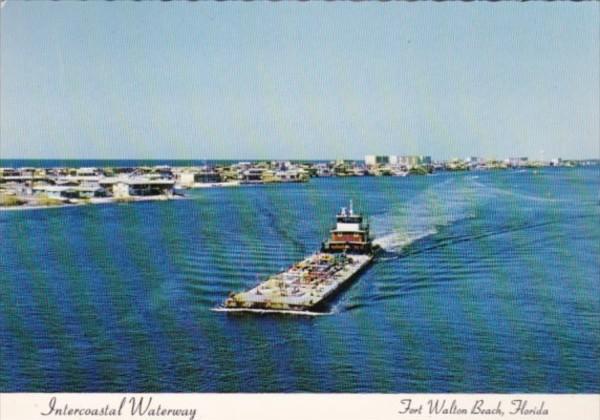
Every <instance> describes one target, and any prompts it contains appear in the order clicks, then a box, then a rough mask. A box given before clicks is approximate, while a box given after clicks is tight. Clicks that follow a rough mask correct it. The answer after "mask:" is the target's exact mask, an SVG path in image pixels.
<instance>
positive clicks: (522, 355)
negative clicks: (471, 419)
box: [0, 167, 600, 393]
mask: <svg viewBox="0 0 600 420" xmlns="http://www.w3.org/2000/svg"><path fill="white" fill-rule="evenodd" d="M599 191H600V168H599V167H589V168H575V169H568V168H558V169H553V168H548V169H543V170H539V171H537V172H534V171H500V172H470V173H455V174H450V173H444V174H436V175H433V176H425V177H418V176H415V177H406V178H371V177H366V178H328V179H313V180H311V181H310V182H309V183H305V184H290V185H273V186H257V187H243V188H223V189H208V190H196V191H191V192H190V193H189V199H187V200H181V201H169V202H145V203H133V204H108V205H96V206H91V205H90V206H80V207H72V208H62V209H46V210H29V211H6V212H0V240H1V246H0V275H1V279H0V281H1V287H0V343H1V352H0V391H75V392H77V391H104V392H108V391H110V392H134V391H136V392H139V391H147V392H151V391H159V392H168V391H175V392H180V391H181V392H184V391H185V392H213V391H215V392H301V391H308V392H594V393H597V392H600V330H599V329H600V262H599V258H600V223H599V221H600V193H599ZM350 198H352V199H353V200H354V206H355V208H357V209H360V210H362V211H363V212H365V213H367V214H368V215H369V219H370V223H371V225H372V228H373V231H374V233H375V235H376V236H377V238H378V239H377V240H378V242H379V243H380V244H381V245H382V246H383V247H384V248H385V252H384V253H383V255H381V257H380V258H379V260H378V261H377V262H376V263H375V264H374V265H373V266H372V267H371V268H370V269H369V270H368V271H367V272H365V274H364V275H363V276H362V277H361V278H360V279H359V280H358V281H357V282H356V283H355V284H354V285H353V286H352V287H351V288H350V289H348V290H346V291H345V292H344V293H343V294H342V295H341V296H340V297H339V298H338V299H337V300H335V301H334V302H333V303H332V308H331V312H332V314H331V315H327V316H321V317H312V318H311V317H297V316H296V317H294V316H272V315H271V316H256V315H248V314H246V315H240V314H237V315H232V314H229V315H227V314H224V313H216V312H212V311H211V310H210V309H211V308H213V307H215V306H216V305H218V304H219V303H221V302H222V301H223V299H224V298H225V297H226V296H227V293H228V292H229V291H230V290H242V289H245V288H248V287H249V286H251V285H253V284H255V283H256V282H257V281H258V279H264V278H265V276H267V275H269V274H271V273H274V272H276V271H278V270H280V269H281V268H283V267H286V266H288V265H289V264H291V263H293V262H295V261H297V260H298V259H300V258H302V257H304V256H305V255H307V254H309V253H311V252H312V251H313V250H315V249H317V248H318V247H319V245H320V243H321V241H322V240H323V238H324V237H325V236H326V234H327V231H328V229H329V228H330V227H331V224H332V222H333V215H334V214H335V212H336V210H337V209H338V207H339V206H341V205H344V204H345V203H346V202H347V201H348V199H350Z"/></svg>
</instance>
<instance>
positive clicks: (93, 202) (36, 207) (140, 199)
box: [0, 195, 188, 212]
mask: <svg viewBox="0 0 600 420" xmlns="http://www.w3.org/2000/svg"><path fill="white" fill-rule="evenodd" d="M185 199H188V197H185V196H178V195H175V196H171V197H167V196H164V195H161V196H156V197H154V196H152V197H130V198H128V199H127V200H123V199H119V198H95V199H94V198H93V199H91V200H90V201H85V202H74V203H63V204H50V205H30V204H22V205H18V206H0V212H2V211H29V210H49V209H57V208H67V207H80V206H88V205H101V204H130V203H138V202H144V201H171V200H185Z"/></svg>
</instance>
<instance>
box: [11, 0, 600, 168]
mask: <svg viewBox="0 0 600 420" xmlns="http://www.w3.org/2000/svg"><path fill="white" fill-rule="evenodd" d="M0 19H1V22H0V23H1V25H0V35H1V37H0V39H1V41H0V42H1V44H0V54H1V57H0V59H1V61H0V77H1V80H0V81H1V85H0V92H1V93H0V106H1V108H0V123H1V124H0V157H1V158H156V159H166V158H172V159H176V158H181V159H194V158H195V159H213V158H244V159H250V158H298V159H322V158H325V159H329V158H361V157H362V156H363V155H365V154H371V153H375V154H427V155H432V156H433V157H434V158H450V157H465V156H470V155H474V156H486V157H498V158H502V157H507V156H514V155H518V156H522V155H523V156H530V157H532V158H539V157H541V156H543V157H545V158H547V159H549V158H552V157H555V156H560V157H573V158H579V157H598V156H599V155H600V150H599V148H600V145H599V143H600V134H599V120H600V115H599V113H600V111H599V109H600V104H599V101H600V99H599V96H600V92H599V90H600V76H599V72H600V32H599V31H600V30H599V27H598V23H599V22H600V3H598V2H591V3H583V4H574V3H552V4H548V3H526V4H519V3H512V2H510V3H468V4H465V3H405V2H399V3H369V4H367V3H339V2H334V3H258V2H255V3H202V2H198V3H196V2H194V3H191V2H178V3H176V2H170V3H162V2H156V3H150V2H141V3H139V2H131V1H126V2H101V1H93V2H89V1H88V2H77V1H61V2H47V3H46V2H42V1H31V2H21V1H19V2H17V1H14V0H8V2H7V3H6V4H5V5H4V7H3V8H2V9H1V17H0Z"/></svg>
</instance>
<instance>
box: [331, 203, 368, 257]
mask: <svg viewBox="0 0 600 420" xmlns="http://www.w3.org/2000/svg"><path fill="white" fill-rule="evenodd" d="M336 219H337V224H336V226H335V228H334V229H332V230H331V231H330V233H331V236H330V237H329V240H328V241H326V242H323V244H322V245H321V252H329V253H337V252H345V253H352V254H372V253H373V251H375V250H376V249H378V246H377V245H375V246H373V243H372V240H371V236H370V234H369V225H368V224H365V223H363V217H362V215H360V214H355V213H354V209H353V208H352V200H350V206H349V207H348V208H346V207H342V210H341V211H340V213H339V214H338V215H337V216H336Z"/></svg>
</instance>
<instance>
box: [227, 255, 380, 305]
mask: <svg viewBox="0 0 600 420" xmlns="http://www.w3.org/2000/svg"><path fill="white" fill-rule="evenodd" d="M372 259H373V255H370V254H352V255H346V254H329V253H317V254H314V255H311V256H310V257H308V258H306V259H304V260H303V261H301V262H299V263H297V264H295V265H293V266H292V267H291V268H290V269H288V270H287V271H284V272H282V273H279V274H276V275H274V276H272V277H270V278H269V279H268V280H266V281H264V282H262V283H261V284H259V285H258V286H256V287H254V288H252V289H250V290H248V291H246V292H241V293H236V294H232V295H231V296H230V297H229V298H228V299H227V300H226V301H225V305H224V307H225V308H226V309H227V308H230V309H261V310H274V311H278V310H293V311H309V310H312V309H314V308H316V307H319V306H320V305H321V304H322V303H324V301H326V300H327V299H328V298H330V297H332V295H333V294H334V293H335V292H336V291H337V290H338V289H339V288H340V287H341V286H343V285H344V284H345V283H346V282H348V281H349V280H351V279H352V278H353V277H354V276H355V275H356V274H358V273H359V272H360V271H361V270H362V269H364V268H365V267H366V266H368V264H369V263H370V262H371V261H372Z"/></svg>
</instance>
